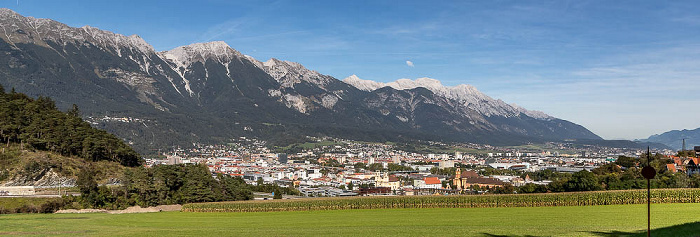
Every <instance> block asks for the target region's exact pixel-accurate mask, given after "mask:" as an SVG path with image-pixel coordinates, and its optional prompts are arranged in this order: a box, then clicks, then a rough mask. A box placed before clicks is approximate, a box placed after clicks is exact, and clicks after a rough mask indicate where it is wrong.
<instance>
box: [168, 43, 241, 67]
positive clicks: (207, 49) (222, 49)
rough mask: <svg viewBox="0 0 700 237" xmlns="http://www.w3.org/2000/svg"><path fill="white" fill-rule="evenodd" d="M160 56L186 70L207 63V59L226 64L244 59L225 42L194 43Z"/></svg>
mask: <svg viewBox="0 0 700 237" xmlns="http://www.w3.org/2000/svg"><path fill="white" fill-rule="evenodd" d="M160 54H161V55H163V56H164V57H165V58H166V59H168V60H172V61H173V62H174V63H175V64H178V65H179V66H184V67H185V68H187V67H188V66H189V65H191V64H192V63H194V62H202V63H205V62H206V60H207V59H213V60H217V61H219V62H221V63H226V62H228V61H231V60H232V59H234V58H244V56H243V54H241V53H240V52H238V51H236V50H234V49H233V48H231V47H230V46H229V45H228V44H226V42H224V41H213V42H207V43H194V44H190V45H186V46H180V47H177V48H174V49H172V50H168V51H164V52H160Z"/></svg>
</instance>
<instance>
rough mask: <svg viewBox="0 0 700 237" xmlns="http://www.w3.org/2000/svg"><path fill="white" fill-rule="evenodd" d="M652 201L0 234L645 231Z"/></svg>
mask: <svg viewBox="0 0 700 237" xmlns="http://www.w3.org/2000/svg"><path fill="white" fill-rule="evenodd" d="M698 213H700V204H654V205H653V206H652V218H653V220H652V229H654V232H653V233H652V235H653V236H697V235H699V234H700V215H699V214H698ZM645 228H646V205H612V206H576V207H573V206H572V207H511V208H470V209H461V208H456V209H449V208H435V209H373V210H335V211H297V212H261V213H186V212H161V213H144V214H121V215H112V214H13V215H0V235H71V236H73V235H99V236H115V235H120V236H134V235H138V236H163V235H167V236H627V235H632V236H635V235H636V236H646V233H643V232H641V231H642V230H645Z"/></svg>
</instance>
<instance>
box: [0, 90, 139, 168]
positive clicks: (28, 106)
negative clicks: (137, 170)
mask: <svg viewBox="0 0 700 237" xmlns="http://www.w3.org/2000/svg"><path fill="white" fill-rule="evenodd" d="M0 141H2V142H3V143H5V144H6V146H9V145H10V143H17V144H20V145H21V146H22V147H23V148H25V149H36V150H41V151H51V152H56V153H59V154H61V155H64V156H78V157H81V158H83V159H85V160H87V161H102V160H107V161H114V162H118V163H120V164H122V165H124V166H131V167H133V166H138V165H140V164H141V162H142V161H141V159H140V157H139V155H138V153H136V152H135V151H134V150H133V149H132V148H131V147H130V146H129V145H127V144H126V143H124V141H122V140H121V139H119V138H118V137H116V136H114V135H112V134H110V133H107V132H106V131H104V130H100V129H96V128H93V127H91V126H90V124H89V123H87V122H85V121H83V120H82V119H81V118H80V111H79V109H78V107H77V106H76V105H73V108H72V109H71V110H69V111H68V112H66V113H64V112H61V111H59V110H58V109H57V108H56V103H55V102H54V101H53V100H51V99H50V98H48V97H42V96H40V97H39V98H37V99H32V98H30V97H29V96H27V95H25V94H22V93H17V92H15V91H14V88H13V89H12V90H11V91H10V92H9V93H6V92H5V90H4V88H2V86H0Z"/></svg>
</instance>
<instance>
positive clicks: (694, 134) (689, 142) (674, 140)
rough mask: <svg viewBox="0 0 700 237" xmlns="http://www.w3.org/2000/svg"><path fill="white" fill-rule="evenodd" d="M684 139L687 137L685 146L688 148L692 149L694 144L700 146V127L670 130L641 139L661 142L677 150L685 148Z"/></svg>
mask: <svg viewBox="0 0 700 237" xmlns="http://www.w3.org/2000/svg"><path fill="white" fill-rule="evenodd" d="M683 139H685V147H686V149H688V150H692V149H693V147H694V146H700V128H696V129H693V130H687V129H683V130H680V131H679V130H673V131H668V132H665V133H662V134H655V135H651V136H650V137H649V138H647V139H642V140H641V141H645V142H656V143H661V144H664V145H667V146H669V147H672V148H673V149H675V150H681V149H683Z"/></svg>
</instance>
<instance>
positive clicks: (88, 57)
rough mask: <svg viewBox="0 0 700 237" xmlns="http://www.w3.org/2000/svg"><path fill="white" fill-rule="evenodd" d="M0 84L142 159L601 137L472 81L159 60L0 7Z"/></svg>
mask: <svg viewBox="0 0 700 237" xmlns="http://www.w3.org/2000/svg"><path fill="white" fill-rule="evenodd" d="M0 28H2V30H3V31H2V32H0V39H2V40H0V84H2V85H3V86H4V87H5V88H14V89H15V90H16V91H18V92H22V93H26V94H28V95H30V96H34V97H36V96H49V97H51V98H53V99H54V100H55V101H56V104H57V106H58V107H59V108H62V109H64V110H65V109H68V108H70V107H71V106H72V105H73V104H76V105H78V107H79V108H80V110H81V112H82V115H83V117H85V118H86V119H87V120H88V121H90V122H92V123H93V126H95V127H98V128H103V129H105V130H107V131H109V132H112V133H114V134H116V135H117V136H119V137H121V138H123V139H125V140H126V141H128V142H129V143H130V144H132V145H133V146H134V147H135V148H136V149H137V150H139V151H140V152H149V151H151V149H156V148H162V147H166V146H170V145H186V144H191V143H193V142H223V141H227V140H228V139H229V138H233V137H240V136H253V137H259V138H263V139H266V140H270V141H272V142H284V141H293V140H294V139H297V138H299V137H304V136H333V137H342V138H348V139H356V140H371V141H401V140H412V139H421V140H440V141H459V142H473V143H488V144H493V145H510V144H524V143H533V142H545V141H562V140H571V139H582V140H601V138H600V137H599V136H597V135H595V134H594V133H592V132H591V131H589V130H588V129H586V128H584V127H583V126H580V125H578V124H575V123H572V122H569V121H566V120H562V119H558V118H555V117H552V116H549V115H547V114H545V113H543V112H539V111H531V110H527V109H525V108H522V107H519V106H516V105H512V104H508V103H505V102H503V101H501V100H498V99H493V98H491V97H489V96H487V95H485V94H483V93H481V92H479V91H478V90H477V89H476V88H475V87H473V86H470V85H458V86H453V87H450V86H444V85H442V84H441V83H440V82H439V81H438V80H435V79H430V78H419V79H416V80H409V79H400V80H397V81H395V82H390V83H381V82H374V81H369V80H363V79H360V78H358V77H357V76H355V75H353V76H350V77H348V78H345V79H343V80H339V79H336V78H334V77H332V76H328V75H324V74H321V73H319V72H316V71H313V70H310V69H307V68H305V67H304V66H303V65H301V64H299V63H295V62H289V61H283V60H278V59H274V58H273V59H270V60H268V61H265V62H262V61H258V60H256V59H255V58H253V57H251V56H247V55H244V54H242V53H240V52H238V51H236V50H235V49H233V48H231V47H230V46H229V45H227V44H226V43H225V42H222V41H217V42H207V43H196V44H191V45H187V46H181V47H177V48H175V49H172V50H168V51H162V52H158V51H155V50H154V49H153V47H152V46H151V45H150V44H148V43H147V42H146V41H144V40H143V39H142V38H140V37H139V36H136V35H132V36H124V35H120V34H115V33H112V32H109V31H105V30H101V29H97V28H94V27H90V26H84V27H80V28H76V27H70V26H68V25H65V24H63V23H60V22H57V21H54V20H50V19H39V18H34V17H24V16H21V15H19V14H17V13H16V12H14V11H12V10H9V9H0Z"/></svg>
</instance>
